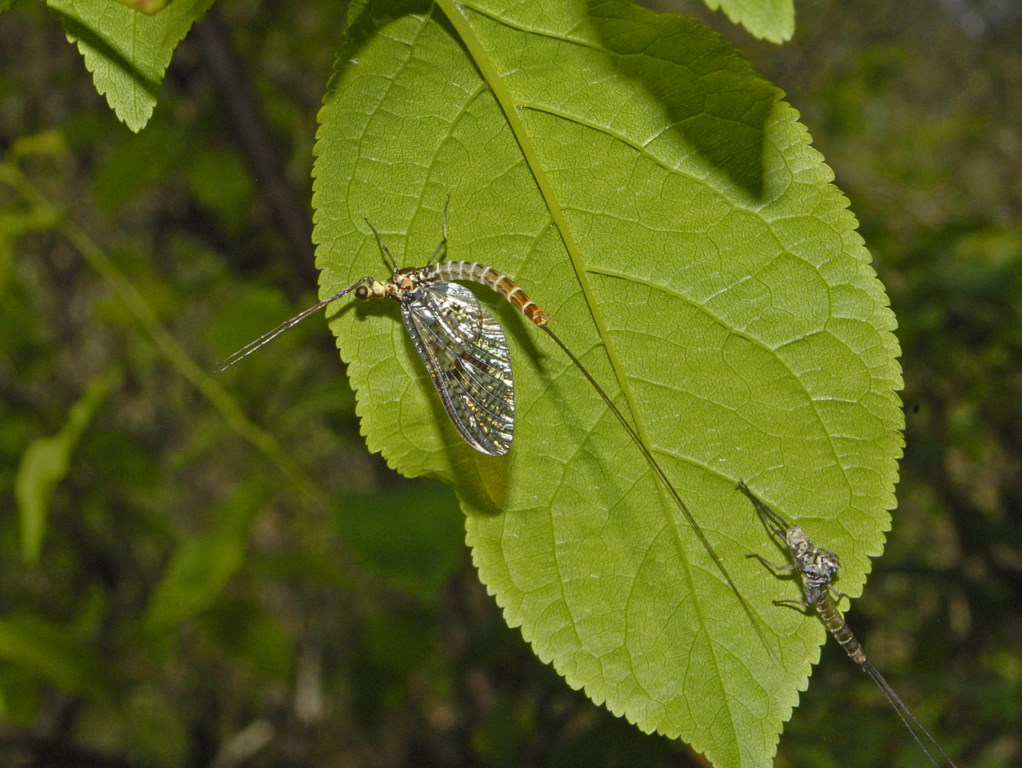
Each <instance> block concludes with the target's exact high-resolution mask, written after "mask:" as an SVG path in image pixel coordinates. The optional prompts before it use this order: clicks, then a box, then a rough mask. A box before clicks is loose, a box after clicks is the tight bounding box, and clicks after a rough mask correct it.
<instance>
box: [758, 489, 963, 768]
mask: <svg viewBox="0 0 1022 768" xmlns="http://www.w3.org/2000/svg"><path fill="white" fill-rule="evenodd" d="M738 490H740V491H741V492H742V493H744V494H745V495H746V496H748V497H749V500H750V501H751V502H752V504H753V506H754V507H755V508H756V511H757V512H758V513H759V516H760V519H761V520H762V521H763V524H764V525H765V526H766V527H767V528H768V529H769V530H770V532H771V533H772V534H773V535H774V536H776V537H777V538H778V539H779V540H780V541H781V543H782V544H783V545H784V546H785V547H787V550H788V555H789V556H790V557H791V560H792V563H791V564H790V565H775V564H774V563H771V562H770V561H769V560H766V559H765V558H763V557H761V556H760V555H749V557H755V558H758V559H759V561H760V562H762V563H763V564H764V565H766V566H768V567H769V568H771V569H773V570H774V571H776V572H779V573H785V572H787V573H797V574H799V576H801V578H802V593H803V595H804V596H805V599H804V600H775V601H774V603H775V604H776V605H794V606H797V607H799V608H801V609H803V610H809V609H815V610H816V613H817V615H818V616H819V617H820V620H821V621H822V622H823V625H824V626H825V627H826V628H827V631H828V632H830V634H831V635H833V636H834V639H835V640H837V642H838V643H839V644H840V645H841V647H842V648H844V650H845V653H847V654H848V657H849V658H850V659H851V660H852V661H854V662H855V663H856V664H858V665H859V666H860V667H862V670H863V671H864V672H865V673H866V674H867V675H869V677H870V679H872V680H873V682H874V683H876V684H877V686H878V687H879V688H880V690H881V691H882V692H883V694H884V696H885V697H886V698H887V700H888V701H889V702H890V703H891V706H892V707H893V708H894V711H895V712H897V713H898V717H900V718H901V721H902V722H903V723H904V724H905V727H906V728H908V731H909V733H911V734H912V738H913V739H915V741H916V744H918V745H919V748H920V749H921V750H923V753H924V754H925V755H926V757H927V758H929V760H930V763H932V764H933V765H934V766H938V768H939V765H940V764H939V763H938V762H937V760H936V759H935V758H934V756H933V754H932V753H931V750H934V751H936V752H938V753H939V754H940V756H941V757H943V758H944V760H946V761H947V764H948V765H950V766H952V768H957V766H956V765H955V762H954V760H952V759H951V758H950V757H949V756H948V754H947V752H945V751H944V749H943V748H942V747H941V746H940V744H939V743H938V742H937V740H936V739H934V738H933V736H931V735H930V732H929V731H927V730H926V728H924V727H923V724H922V723H920V722H919V720H918V719H917V718H916V716H915V715H914V714H913V713H912V710H911V709H909V708H908V705H907V704H906V703H905V702H904V701H902V699H901V697H900V696H899V695H898V694H897V693H896V692H895V690H894V688H892V687H891V684H890V683H888V682H887V679H886V678H885V677H884V676H883V675H881V674H880V670H878V669H877V668H876V667H874V666H873V663H872V662H871V661H870V660H869V659H867V658H866V653H865V651H863V649H862V645H861V644H860V643H859V641H858V639H857V638H856V637H855V635H854V634H852V630H851V629H849V628H848V623H847V622H846V621H845V618H844V616H843V615H842V614H841V611H840V610H839V609H838V607H837V601H839V600H840V599H841V598H842V597H846V595H844V594H843V593H841V592H837V591H834V590H832V588H831V582H832V581H833V580H834V577H835V575H836V574H837V571H838V569H839V568H840V567H841V560H840V559H839V558H838V556H837V555H836V554H834V553H833V552H831V551H830V550H829V549H824V548H823V547H817V546H816V545H815V544H813V542H812V541H810V539H809V537H808V536H806V533H805V531H803V530H802V529H801V528H799V527H798V526H797V525H792V524H791V523H789V522H788V521H787V520H785V519H784V518H783V517H781V516H780V515H779V514H777V513H776V512H775V511H774V510H772V509H771V508H770V507H768V506H767V505H766V504H764V503H763V502H762V501H760V500H759V499H758V498H756V496H755V495H754V494H753V493H752V491H750V490H749V487H748V486H747V485H746V484H745V483H744V482H739V483H738ZM927 744H929V745H930V748H929V749H928V748H927V746H926V745H927Z"/></svg>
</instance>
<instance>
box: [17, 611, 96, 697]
mask: <svg viewBox="0 0 1022 768" xmlns="http://www.w3.org/2000/svg"><path fill="white" fill-rule="evenodd" d="M0 662H3V663H4V664H11V665H13V666H16V667H20V668H22V669H26V670H29V671H31V672H33V673H34V674H36V675H38V676H39V677H42V678H45V679H46V680H49V681H51V682H53V683H55V684H57V685H59V686H60V687H61V688H64V689H66V690H68V691H75V692H78V693H86V694H89V695H90V696H95V697H104V696H107V695H109V693H110V691H111V686H110V681H109V680H108V679H107V677H106V675H105V674H104V672H103V670H104V667H103V665H102V664H101V662H100V660H99V659H98V658H96V657H95V656H93V654H92V653H91V651H89V649H88V648H86V647H85V646H84V645H82V644H81V643H80V642H78V641H77V640H75V639H74V637H73V636H72V634H71V632H70V631H69V629H68V628H67V627H63V626H58V625H56V624H52V623H51V622H48V621H46V620H44V619H42V618H40V617H38V616H35V615H31V614H23V615H18V616H8V617H5V618H0Z"/></svg>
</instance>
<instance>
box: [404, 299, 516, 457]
mask: <svg viewBox="0 0 1022 768" xmlns="http://www.w3.org/2000/svg"><path fill="white" fill-rule="evenodd" d="M401 317H402V319H403V320H404V324H405V329H406V330H407V331H408V335H409V336H410V337H411V339H412V343H413V345H414V346H415V350H416V351H417V352H418V353H419V357H421V358H422V362H423V363H424V364H425V365H426V370H427V371H428V372H429V375H430V377H431V378H432V379H433V384H434V385H435V386H436V390H437V392H438V393H439V395H440V400H441V401H442V402H443V404H444V408H445V409H446V410H447V415H448V416H450V418H451V421H452V422H453V423H454V426H455V427H456V428H457V429H458V432H460V433H461V435H462V437H464V438H465V440H466V441H467V442H468V443H469V445H471V446H472V447H473V448H475V449H476V450H478V451H481V452H483V453H486V454H489V455H491V456H503V455H504V454H506V453H507V452H508V451H509V450H511V440H512V436H513V435H514V423H515V393H514V383H513V380H512V376H511V353H510V351H509V350H508V346H507V339H506V338H505V336H504V331H503V329H502V328H501V327H500V323H499V322H498V321H497V318H496V317H494V315H493V314H492V313H491V312H490V311H489V310H488V309H486V308H485V307H484V306H483V305H482V304H480V303H479V300H478V299H477V298H476V297H475V295H474V294H473V293H472V292H471V291H470V290H468V288H465V287H464V286H463V285H459V284H458V283H447V282H437V283H431V284H429V285H427V286H424V287H422V288H420V289H419V290H418V291H416V292H415V294H414V295H413V296H409V297H408V298H407V299H405V300H403V301H402V302H401Z"/></svg>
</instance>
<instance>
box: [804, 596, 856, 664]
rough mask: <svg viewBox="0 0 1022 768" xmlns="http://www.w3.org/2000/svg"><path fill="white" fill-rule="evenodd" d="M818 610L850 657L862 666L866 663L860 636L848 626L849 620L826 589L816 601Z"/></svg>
mask: <svg viewBox="0 0 1022 768" xmlns="http://www.w3.org/2000/svg"><path fill="white" fill-rule="evenodd" d="M816 612H817V613H818V614H819V615H820V619H821V620H822V621H823V625H824V626H825V627H826V628H827V630H828V631H829V632H830V634H832V635H834V639H835V640H837V641H838V642H839V643H841V647H842V648H844V649H845V653H847V654H848V656H849V658H851V660H852V661H854V662H855V663H856V664H858V665H859V666H860V667H861V666H862V665H863V664H865V663H866V654H865V652H864V651H863V650H862V646H861V645H860V644H859V640H858V638H856V637H855V635H853V634H852V630H850V629H849V628H848V622H846V621H845V617H844V616H842V615H841V611H839V610H838V609H837V606H836V605H834V601H833V600H832V599H831V597H830V593H829V592H828V591H827V590H826V589H824V590H823V591H822V592H821V593H820V598H819V599H818V600H817V601H816Z"/></svg>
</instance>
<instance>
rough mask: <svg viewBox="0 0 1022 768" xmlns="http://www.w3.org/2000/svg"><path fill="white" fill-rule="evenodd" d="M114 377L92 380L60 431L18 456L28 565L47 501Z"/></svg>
mask: <svg viewBox="0 0 1022 768" xmlns="http://www.w3.org/2000/svg"><path fill="white" fill-rule="evenodd" d="M118 378H119V377H118V376H117V375H110V376H105V377H103V378H102V379H97V380H96V381H94V382H93V383H92V384H91V385H90V386H89V388H88V389H87V390H86V391H85V394H84V395H82V398H81V399H80V400H79V401H78V402H77V403H75V404H74V405H73V406H71V410H70V412H69V413H68V419H67V423H65V424H64V427H63V429H61V430H60V432H58V433H57V434H55V435H53V436H52V437H41V438H38V439H37V440H34V441H33V442H32V443H31V444H30V445H29V446H28V448H26V449H25V453H23V454H22V456H21V463H20V464H19V465H18V475H17V477H16V478H15V481H14V495H15V498H16V499H17V501H18V515H19V521H20V524H21V554H22V557H24V558H25V561H26V562H28V563H35V562H36V561H37V560H38V559H39V551H40V550H41V549H42V546H43V537H44V536H45V534H46V521H47V519H48V518H49V514H50V501H51V500H52V499H53V492H54V490H55V489H56V487H57V483H59V482H60V481H61V480H63V479H64V477H65V476H66V475H67V473H68V470H69V469H70V467H71V454H72V453H73V452H74V449H75V446H76V445H78V440H79V439H80V438H81V436H82V433H83V432H84V431H85V428H86V427H88V426H89V422H91V421H92V419H93V417H94V416H95V415H96V412H97V411H98V410H99V409H100V407H102V405H103V403H104V401H105V400H106V398H107V395H109V394H110V390H111V389H113V387H114V386H115V384H116V382H117V380H118Z"/></svg>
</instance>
